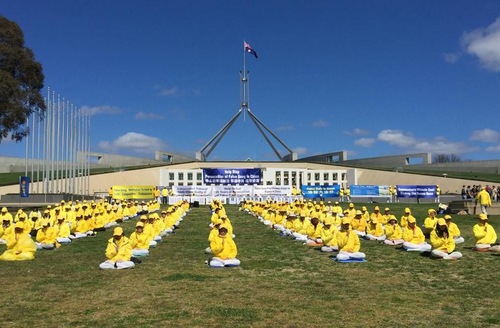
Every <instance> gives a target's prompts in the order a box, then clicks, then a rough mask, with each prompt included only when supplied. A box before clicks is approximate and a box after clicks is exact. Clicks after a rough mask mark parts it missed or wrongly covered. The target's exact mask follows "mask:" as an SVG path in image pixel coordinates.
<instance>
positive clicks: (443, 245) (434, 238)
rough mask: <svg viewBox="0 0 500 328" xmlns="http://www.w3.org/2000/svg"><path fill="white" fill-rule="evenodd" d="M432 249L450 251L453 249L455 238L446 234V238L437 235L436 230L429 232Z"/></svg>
mask: <svg viewBox="0 0 500 328" xmlns="http://www.w3.org/2000/svg"><path fill="white" fill-rule="evenodd" d="M430 239H431V245H432V249H437V250H440V251H443V252H447V253H451V252H453V251H454V250H455V240H454V239H453V237H452V236H451V235H450V234H448V237H447V238H444V237H439V236H438V234H437V232H436V230H432V232H431V238H430Z"/></svg>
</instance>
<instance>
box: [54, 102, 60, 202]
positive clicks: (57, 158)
mask: <svg viewBox="0 0 500 328" xmlns="http://www.w3.org/2000/svg"><path fill="white" fill-rule="evenodd" d="M60 118H61V95H60V94H57V133H56V181H55V184H56V191H57V193H60V192H61V188H60V181H59V161H60V158H59V153H60V148H61V135H60V133H59V132H60V127H61V124H60Z"/></svg>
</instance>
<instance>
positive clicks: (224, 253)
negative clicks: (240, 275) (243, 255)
mask: <svg viewBox="0 0 500 328" xmlns="http://www.w3.org/2000/svg"><path fill="white" fill-rule="evenodd" d="M210 249H211V250H212V254H213V255H214V257H212V258H211V259H210V261H209V265H210V267H212V268H223V267H235V266H239V265H240V260H238V259H237V258H236V256H237V255H238V248H237V247H236V244H235V243H234V240H233V238H231V236H230V235H229V234H228V231H227V229H226V228H224V227H221V228H220V229H219V234H218V235H217V236H216V237H215V238H214V239H213V240H212V241H211V242H210Z"/></svg>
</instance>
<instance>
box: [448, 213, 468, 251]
mask: <svg viewBox="0 0 500 328" xmlns="http://www.w3.org/2000/svg"><path fill="white" fill-rule="evenodd" d="M444 220H445V221H446V225H447V226H448V233H449V234H450V236H452V237H453V240H455V244H461V243H463V242H465V239H464V237H462V236H460V229H459V228H458V226H457V224H456V223H455V222H451V220H453V218H452V217H451V215H449V214H446V215H445V216H444Z"/></svg>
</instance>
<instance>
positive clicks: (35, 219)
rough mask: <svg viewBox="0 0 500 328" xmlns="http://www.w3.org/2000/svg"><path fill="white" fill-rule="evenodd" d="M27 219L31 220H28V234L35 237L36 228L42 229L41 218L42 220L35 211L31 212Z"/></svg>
mask: <svg viewBox="0 0 500 328" xmlns="http://www.w3.org/2000/svg"><path fill="white" fill-rule="evenodd" d="M30 215H31V214H30ZM29 221H31V222H30V224H31V232H30V235H31V237H33V238H35V237H36V234H37V233H38V230H40V229H42V222H43V220H42V218H41V216H38V213H36V212H35V213H32V215H31V218H30V219H29Z"/></svg>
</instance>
